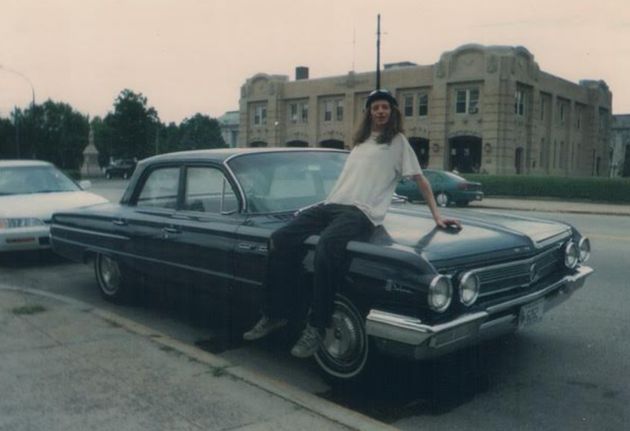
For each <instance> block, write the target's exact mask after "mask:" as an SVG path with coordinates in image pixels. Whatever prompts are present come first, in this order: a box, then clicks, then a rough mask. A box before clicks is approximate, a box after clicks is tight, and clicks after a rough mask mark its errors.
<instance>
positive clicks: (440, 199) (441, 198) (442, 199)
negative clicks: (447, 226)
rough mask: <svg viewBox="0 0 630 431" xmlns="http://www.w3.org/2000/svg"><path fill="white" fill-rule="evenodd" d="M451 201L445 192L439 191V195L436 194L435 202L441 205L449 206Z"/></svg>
mask: <svg viewBox="0 0 630 431" xmlns="http://www.w3.org/2000/svg"><path fill="white" fill-rule="evenodd" d="M449 201H450V200H449V197H448V195H447V194H446V193H444V192H439V193H438V194H437V195H435V202H436V203H437V204H438V205H439V206H441V207H445V206H448V204H449Z"/></svg>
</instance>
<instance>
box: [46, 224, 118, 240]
mask: <svg viewBox="0 0 630 431" xmlns="http://www.w3.org/2000/svg"><path fill="white" fill-rule="evenodd" d="M50 228H51V229H59V230H67V231H70V232H78V233H84V234H88V235H97V236H102V237H105V238H113V239H122V240H125V241H128V240H129V237H126V236H122V235H115V234H113V233H105V232H99V231H94V230H87V229H79V228H76V227H68V226H62V225H58V224H52V225H51V226H50ZM58 239H61V238H55V240H58Z"/></svg>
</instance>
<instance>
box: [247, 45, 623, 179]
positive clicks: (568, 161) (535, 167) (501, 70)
mask: <svg viewBox="0 0 630 431" xmlns="http://www.w3.org/2000/svg"><path fill="white" fill-rule="evenodd" d="M381 82H382V86H383V87H384V88H387V89H389V90H390V91H392V92H393V94H395V96H396V97H397V99H398V101H399V104H400V108H401V111H402V113H403V116H404V118H405V131H406V135H407V137H408V138H409V141H410V143H411V144H412V146H413V147H414V150H415V151H416V154H417V155H418V158H419V160H420V162H421V164H422V165H423V166H429V167H433V168H441V169H449V170H451V169H457V170H458V171H460V172H473V171H480V172H487V173H492V174H542V175H562V176H568V175H575V176H578V175H579V176H590V175H602V176H606V175H608V169H609V168H608V143H609V129H610V117H611V103H612V94H611V92H610V91H609V89H608V86H607V85H606V83H605V82H603V81H592V80H585V81H580V83H579V84H575V83H572V82H569V81H567V80H565V79H562V78H559V77H556V76H553V75H551V74H549V73H547V72H544V71H541V70H540V68H539V66H538V64H537V63H536V62H535V61H534V57H533V55H532V54H531V53H530V52H529V51H528V50H527V49H526V48H523V47H510V46H487V47H486V46H481V45H464V46H462V47H459V48H457V49H455V50H454V51H449V52H445V53H444V54H442V56H441V58H440V60H439V61H438V62H437V63H436V64H433V65H428V66H419V65H415V64H414V63H409V62H402V63H396V64H391V65H386V67H385V70H383V72H382V75H381ZM374 87H375V74H374V73H373V72H370V73H354V72H350V73H348V74H347V75H343V76H333V77H326V78H318V79H309V78H308V69H307V68H305V67H299V68H297V69H296V79H295V80H294V81H290V80H289V78H288V77H287V76H284V75H267V74H263V73H260V74H257V75H255V76H253V77H251V78H249V79H247V81H246V82H245V84H244V85H243V86H242V87H241V98H240V126H239V146H242V147H247V146H314V147H336V148H343V147H348V146H349V145H350V144H351V140H352V134H353V132H354V129H355V127H356V125H357V123H358V121H359V120H360V118H361V115H362V111H363V106H364V104H365V100H366V97H367V95H368V94H369V92H370V91H372V90H373V89H374Z"/></svg>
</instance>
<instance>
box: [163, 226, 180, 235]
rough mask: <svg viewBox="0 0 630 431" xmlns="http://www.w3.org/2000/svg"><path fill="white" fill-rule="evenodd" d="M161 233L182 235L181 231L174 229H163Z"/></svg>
mask: <svg viewBox="0 0 630 431" xmlns="http://www.w3.org/2000/svg"><path fill="white" fill-rule="evenodd" d="M162 231H163V232H164V233H174V234H176V233H182V231H181V230H179V229H177V228H175V227H165V228H163V229H162Z"/></svg>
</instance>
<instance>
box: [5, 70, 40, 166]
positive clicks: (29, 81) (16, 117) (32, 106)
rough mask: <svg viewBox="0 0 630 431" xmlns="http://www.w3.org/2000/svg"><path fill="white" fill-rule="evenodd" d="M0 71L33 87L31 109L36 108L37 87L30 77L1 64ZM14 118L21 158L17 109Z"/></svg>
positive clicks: (16, 144)
mask: <svg viewBox="0 0 630 431" xmlns="http://www.w3.org/2000/svg"><path fill="white" fill-rule="evenodd" d="M0 70H4V71H5V72H9V73H13V74H14V75H17V76H19V77H21V78H22V79H24V80H25V81H26V82H28V85H30V86H31V97H32V98H31V109H32V108H34V107H35V87H33V83H32V82H31V80H30V79H29V78H28V76H26V75H24V74H23V73H22V72H18V71H17V70H14V69H9V68H8V67H5V66H3V65H2V64H0ZM13 112H14V113H13V116H14V117H13V118H14V121H15V146H16V149H17V158H18V159H19V158H20V133H19V129H18V127H19V126H18V115H17V109H15V110H14V111H13Z"/></svg>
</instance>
